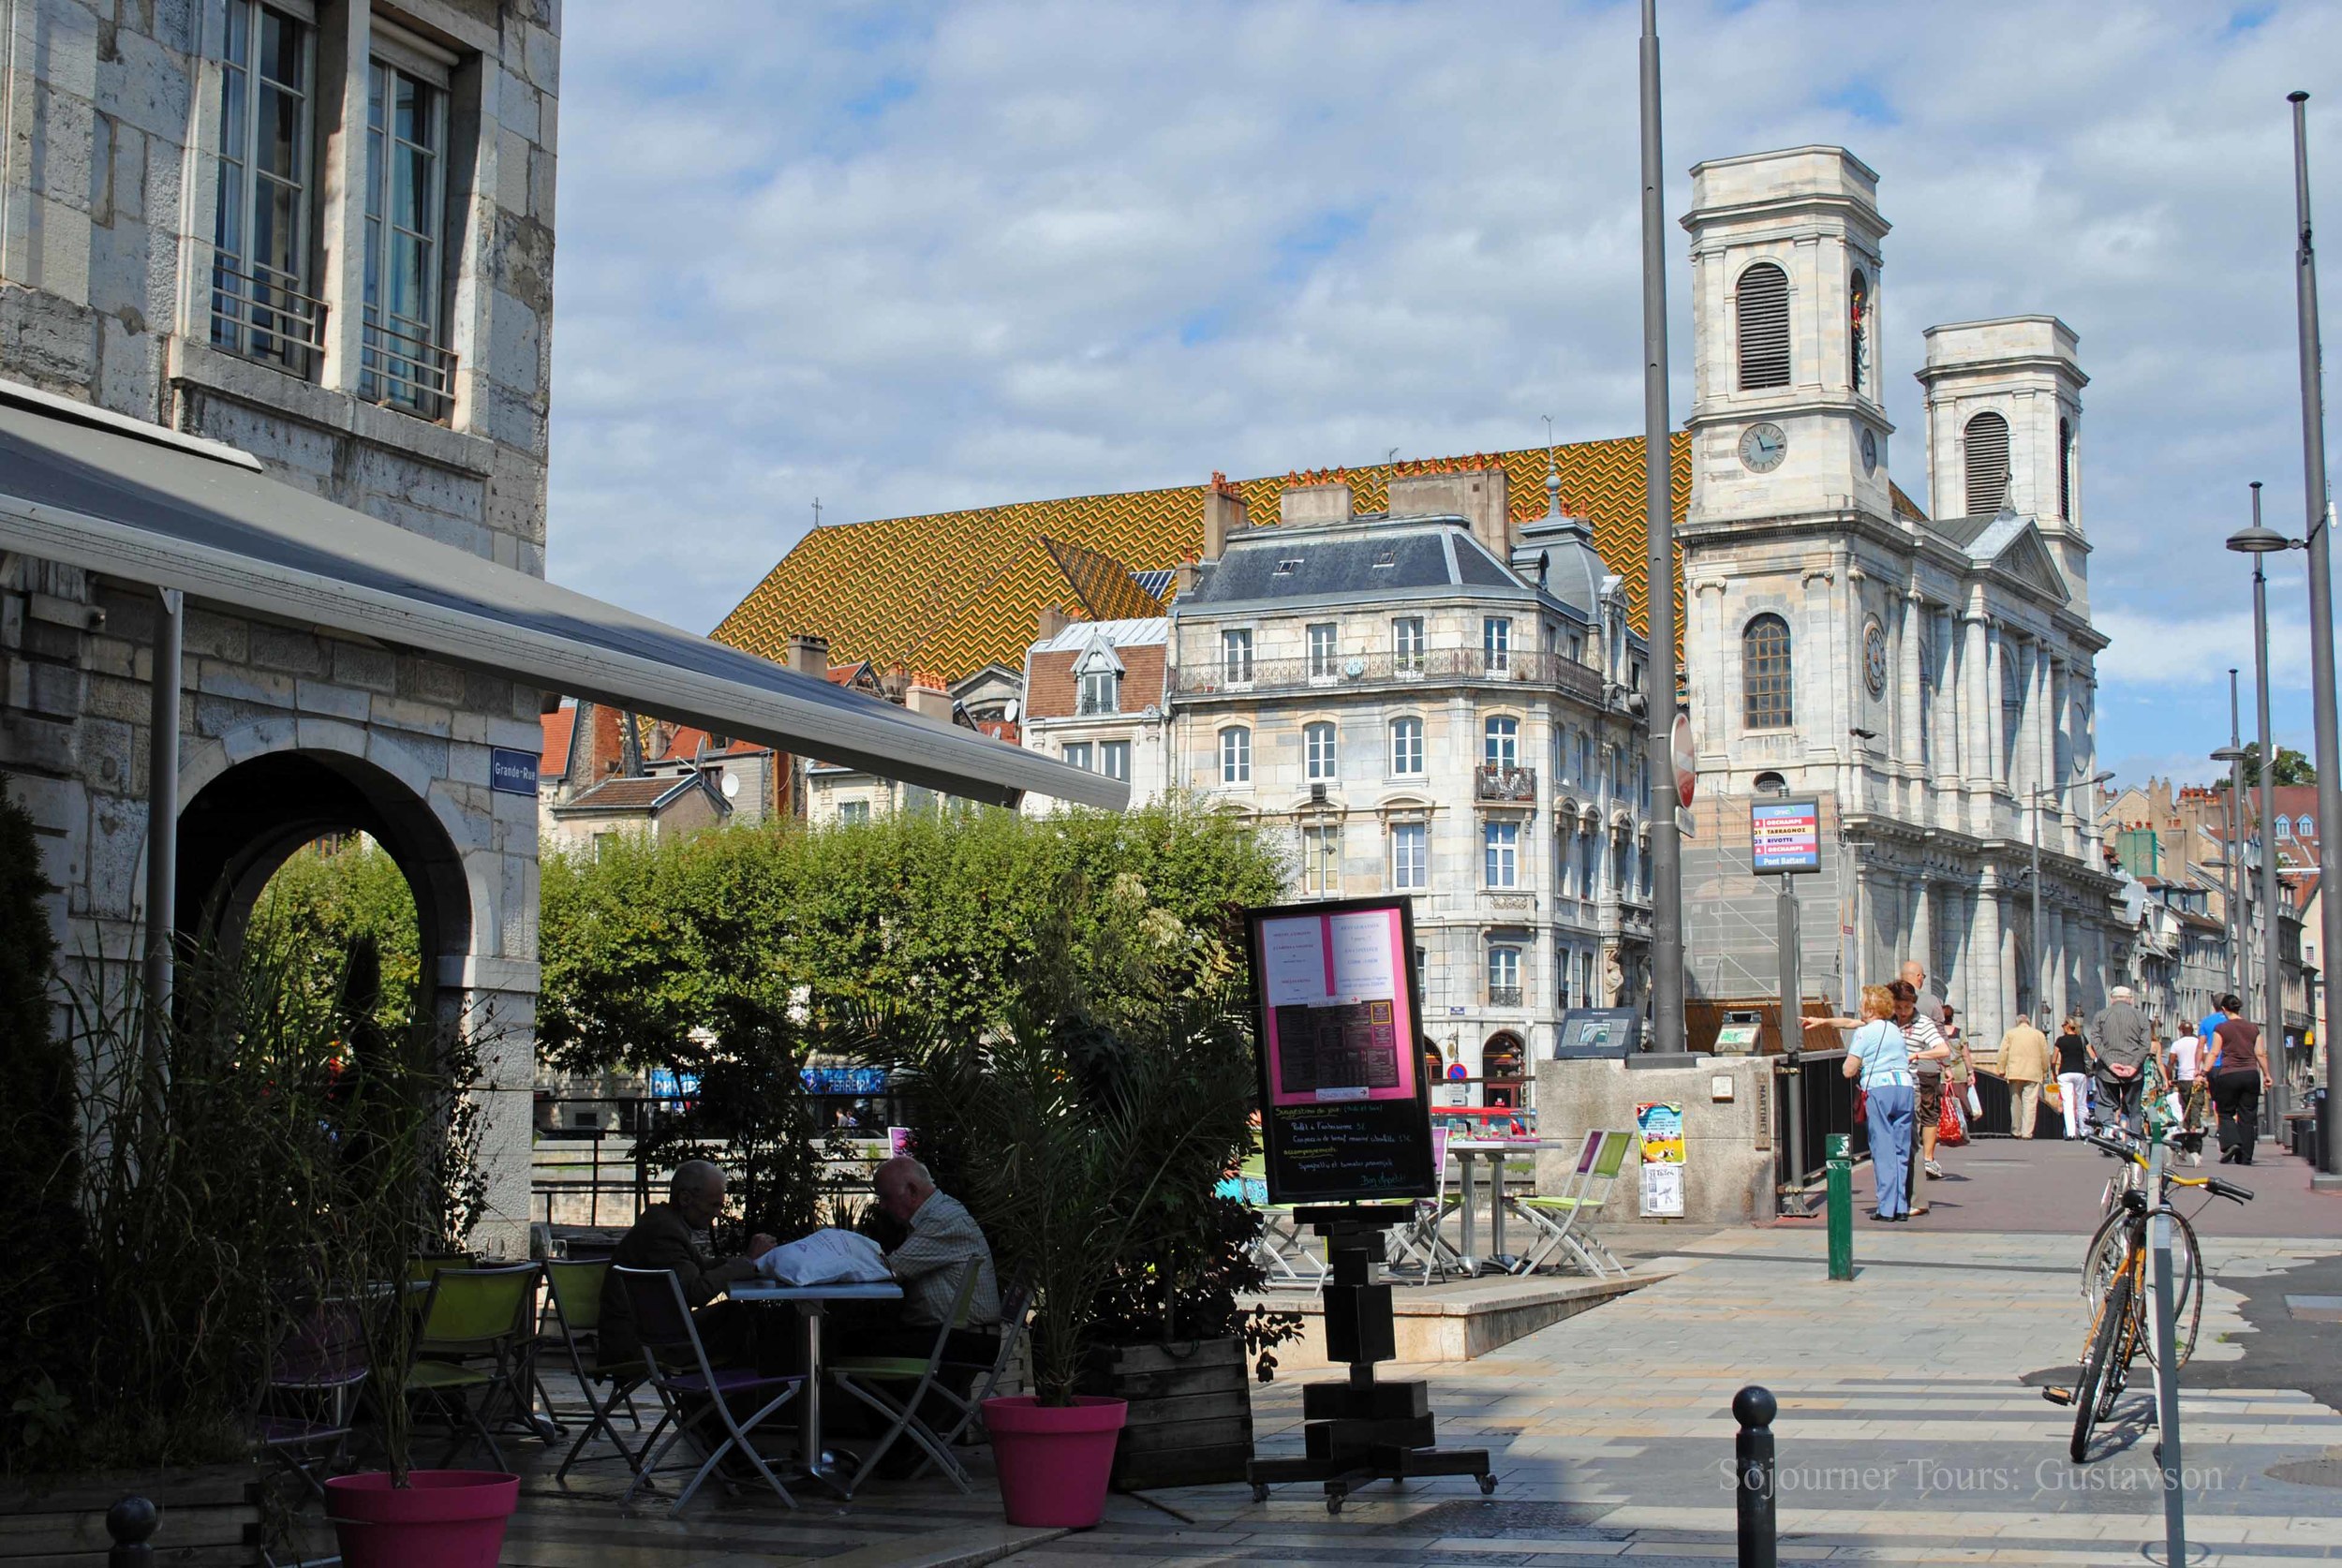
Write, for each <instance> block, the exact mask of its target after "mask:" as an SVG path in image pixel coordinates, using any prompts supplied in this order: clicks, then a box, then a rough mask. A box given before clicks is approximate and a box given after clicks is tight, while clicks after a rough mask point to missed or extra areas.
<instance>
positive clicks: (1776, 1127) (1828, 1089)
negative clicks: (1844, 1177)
mask: <svg viewBox="0 0 2342 1568" xmlns="http://www.w3.org/2000/svg"><path fill="white" fill-rule="evenodd" d="M1771 1061H1772V1065H1773V1072H1774V1074H1775V1078H1774V1082H1775V1084H1776V1086H1777V1087H1779V1089H1780V1091H1781V1092H1780V1093H1778V1094H1776V1095H1774V1096H1773V1110H1772V1116H1773V1127H1772V1146H1773V1149H1774V1150H1775V1154H1774V1160H1775V1162H1776V1164H1777V1165H1778V1167H1779V1169H1780V1170H1781V1172H1782V1173H1783V1176H1782V1179H1784V1180H1786V1179H1787V1173H1788V1171H1789V1170H1790V1169H1791V1168H1792V1167H1791V1162H1790V1154H1791V1150H1790V1147H1789V1099H1790V1096H1792V1095H1794V1096H1796V1097H1797V1104H1798V1110H1799V1112H1800V1116H1799V1118H1798V1132H1799V1136H1800V1149H1799V1151H1798V1152H1800V1153H1801V1155H1802V1158H1801V1160H1799V1161H1797V1164H1796V1168H1797V1169H1800V1170H1802V1171H1803V1172H1804V1173H1805V1184H1806V1185H1807V1186H1808V1187H1818V1186H1819V1185H1820V1184H1821V1181H1822V1177H1823V1176H1825V1175H1826V1174H1827V1171H1828V1161H1829V1157H1830V1150H1829V1144H1828V1139H1829V1137H1830V1134H1831V1133H1832V1132H1845V1133H1849V1134H1851V1135H1852V1137H1853V1139H1854V1153H1855V1155H1856V1157H1857V1158H1858V1159H1859V1158H1860V1157H1861V1156H1863V1155H1866V1154H1868V1153H1869V1152H1870V1146H1871V1137H1870V1129H1869V1128H1868V1127H1867V1126H1865V1125H1864V1124H1863V1123H1862V1122H1861V1121H1860V1120H1858V1119H1857V1118H1856V1117H1855V1115H1854V1080H1853V1079H1851V1078H1849V1077H1847V1076H1846V1075H1845V1052H1844V1051H1842V1050H1841V1051H1804V1052H1801V1053H1800V1054H1799V1056H1798V1071H1797V1073H1796V1075H1795V1076H1791V1075H1790V1074H1789V1073H1788V1072H1786V1067H1787V1065H1788V1058H1786V1057H1774V1058H1771Z"/></svg>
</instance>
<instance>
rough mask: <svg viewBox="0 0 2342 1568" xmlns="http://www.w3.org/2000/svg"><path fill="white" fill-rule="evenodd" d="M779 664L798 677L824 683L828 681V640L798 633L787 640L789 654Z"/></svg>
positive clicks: (801, 632) (810, 634)
mask: <svg viewBox="0 0 2342 1568" xmlns="http://www.w3.org/2000/svg"><path fill="white" fill-rule="evenodd" d="M781 662H782V663H783V664H786V665H787V666H788V667H789V668H790V669H792V670H794V671H795V672H796V673H798V674H800V675H810V676H812V677H813V678H814V679H815V680H817V681H825V680H827V679H829V639H828V638H826V637H816V636H814V635H813V634H812V633H811V632H809V631H800V632H798V633H797V634H796V635H795V636H793V637H792V638H790V639H789V652H788V655H787V657H786V658H783V659H782V660H781Z"/></svg>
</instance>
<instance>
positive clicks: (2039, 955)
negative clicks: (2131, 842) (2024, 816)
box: [2025, 790, 2046, 1017]
mask: <svg viewBox="0 0 2342 1568" xmlns="http://www.w3.org/2000/svg"><path fill="white" fill-rule="evenodd" d="M2025 941H2026V943H2027V944H2028V945H2029V946H2030V947H2031V948H2032V949H2033V996H2032V998H2031V1000H2029V1001H2028V1002H2027V1003H2026V1004H2025V1007H2026V1016H2028V1017H2030V1016H2031V1015H2032V1014H2033V1013H2035V1012H2038V1010H2039V1008H2040V1004H2041V972H2042V968H2041V966H2042V959H2043V958H2044V957H2045V956H2046V955H2045V954H2044V953H2043V951H2042V943H2041V792H2040V791H2038V790H2036V791H2034V792H2033V931H2032V934H2031V935H2030V936H2028V937H2027V938H2025Z"/></svg>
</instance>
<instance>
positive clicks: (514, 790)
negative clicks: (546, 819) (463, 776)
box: [488, 746, 537, 795]
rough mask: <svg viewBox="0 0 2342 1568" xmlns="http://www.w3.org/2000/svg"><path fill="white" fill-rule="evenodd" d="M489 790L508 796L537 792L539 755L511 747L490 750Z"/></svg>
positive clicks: (497, 747) (491, 748)
mask: <svg viewBox="0 0 2342 1568" xmlns="http://www.w3.org/2000/svg"><path fill="white" fill-rule="evenodd" d="M488 788H489V789H491V790H496V791H500V792H502V793H504V794H508V795H533V794H535V793H536V792H537V753H535V752H534V751H515V750H514V749H512V748H511V747H509V746H494V747H489V748H488Z"/></svg>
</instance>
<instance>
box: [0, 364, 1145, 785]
mask: <svg viewBox="0 0 2342 1568" xmlns="http://www.w3.org/2000/svg"><path fill="white" fill-rule="evenodd" d="M255 467H256V465H254V464H253V463H252V460H251V459H250V458H249V457H246V456H245V454H243V453H241V452H237V451H232V449H229V448H226V447H220V446H217V445H215V443H211V442H207V441H202V440H200V439H195V438H190V437H187V436H179V435H176V434H175V433H173V432H170V431H167V430H162V429H159V428H156V427H151V426H141V425H139V424H138V423H137V422H133V421H128V420H125V419H123V418H121V417H120V416H118V415H111V414H107V413H105V412H104V411H102V410H98V409H92V408H86V407H82V406H81V405H77V404H71V403H67V402H66V401H65V400H63V399H58V398H52V397H50V396H48V395H46V394H44V393H40V392H34V391H32V390H31V389H29V388H24V389H20V388H17V387H14V386H11V385H8V384H7V383H0V550H11V551H21V552H22V553H23V554H25V555H36V556H39V557H42V558H44V559H48V560H53V561H60V562H63V563H66V564H67V565H70V566H77V567H82V568H83V569H85V570H91V571H96V572H100V573H103V574H104V575H106V576H108V577H114V578H122V579H126V580H127V581H129V582H133V583H142V584H152V585H154V586H156V587H160V588H178V589H181V590H183V591H184V592H185V594H186V595H187V597H188V598H189V599H193V600H195V601H197V602H199V603H205V604H212V605H216V606H220V607H223V608H226V609H230V610H241V611H249V612H253V613H255V614H262V615H269V616H274V617H276V618H278V619H280V620H285V621H291V622H294V623H297V624H302V625H307V626H314V627H319V628H321V629H325V630H328V631H336V632H343V633H348V634H354V635H357V636H362V637H367V638H371V639H373V640H375V641H377V642H379V643H388V644H391V645H393V646H396V647H401V648H408V649H412V650H414V651H415V652H417V653H422V654H425V655H428V656H430V657H432V658H441V659H445V660H447V661H448V662H450V663H452V664H459V665H464V666H467V667H469V668H471V669H475V670H479V671H482V672H485V673H490V674H496V675H501V676H505V677H507V678H510V679H512V680H515V681H519V682H521V683H523V684H524V685H528V686H535V687H537V688H541V689H543V690H547V691H559V692H564V693H567V694H569V695H571V696H575V697H583V698H588V699H591V700H592V701H594V702H598V703H609V704H611V705H612V706H615V707H621V708H627V709H631V710H635V711H639V712H643V713H650V714H656V715H658V716H660V717H662V718H670V719H676V720H680V721H683V722H685V723H689V724H695V725H698V726H699V727H701V728H702V729H704V730H707V731H710V732H714V733H718V734H725V735H735V736H739V737H741V738H743V739H748V740H753V741H758V742H762V743H763V744H764V745H767V746H773V747H779V748H780V749H782V750H786V751H791V752H795V753H797V754H799V755H802V756H808V757H814V758H819V759H821V760H823V761H824V762H840V763H845V764H847V765H850V766H852V767H857V768H864V769H867V770H868V771H869V772H872V773H875V774H879V775H882V776H883V777H889V778H900V779H904V780H906V781H908V782H910V783H913V784H919V785H924V786H926V788H928V789H932V790H939V791H943V792H945V793H948V794H954V795H960V796H964V797H967V798H968V799H971V800H979V801H987V802H991V803H994V804H998V805H1014V804H1015V801H1016V800H1017V798H1018V797H1019V796H1020V795H1023V794H1025V793H1027V792H1029V791H1030V792H1033V793H1038V794H1044V795H1049V796H1053V797H1055V798H1057V799H1060V800H1066V801H1073V802H1076V803H1078V804H1080V805H1084V806H1104V807H1106V808H1108V809H1113V810H1119V809H1121V808H1122V807H1124V806H1128V805H1129V804H1130V786H1129V785H1128V784H1126V783H1124V782H1122V781H1120V780H1119V779H1113V778H1108V777H1105V776H1104V775H1103V774H1097V773H1091V772H1089V771H1088V770H1086V769H1082V768H1075V767H1069V766H1067V765H1066V764H1064V763H1062V762H1054V761H1051V760H1050V759H1048V758H1045V757H1044V756H1042V755H1041V754H1039V753H1038V752H1033V751H1027V750H1024V749H1021V748H1020V747H1013V746H1006V745H1003V744H1001V742H999V741H995V740H992V739H989V738H988V737H986V736H984V735H980V734H977V733H975V732H971V731H967V730H962V729H959V728H957V727H956V726H952V725H945V724H940V723H937V722H935V721H933V720H930V719H926V718H923V717H918V716H917V715H914V714H912V713H910V712H907V711H906V710H904V709H901V708H898V707H896V706H894V705H892V704H891V703H878V702H873V701H871V700H870V699H869V698H867V697H865V696H862V695H859V694H857V693H854V692H850V691H846V690H842V689H840V688H837V687H835V686H832V685H831V684H830V683H828V682H827V681H822V680H816V679H814V678H812V677H811V676H808V675H801V674H798V673H795V672H794V671H792V670H789V669H786V668H784V667H782V666H781V665H778V664H775V663H773V662H772V661H771V660H770V659H765V658H757V657H756V656H755V655H753V654H748V653H743V652H741V651H740V650H739V649H737V648H731V647H726V646H724V645H723V644H722V643H712V642H710V641H708V640H707V639H706V638H704V637H695V636H693V635H691V634H690V633H689V632H687V631H680V630H677V629H675V628H674V627H671V626H665V625H662V624H660V622H658V621H654V620H649V619H647V618H645V617H644V616H641V615H637V614H633V613H631V612H630V611H627V610H622V609H620V608H618V607H617V606H616V605H615V604H607V603H604V602H603V601H601V600H600V599H589V598H587V597H586V595H584V594H580V593H572V592H571V591H570V590H569V589H567V588H562V587H557V586H556V585H555V584H551V583H547V582H545V581H543V580H542V579H541V578H536V577H531V576H529V575H528V574H527V573H526V572H521V571H515V570H512V569H511V568H509V567H502V566H498V565H497V564H496V563H495V562H493V561H486V560H482V559H481V558H480V557H479V556H477V555H470V554H468V553H467V552H465V551H462V550H457V549H455V548H453V547H452V546H450V545H445V544H440V543H437V541H435V540H427V539H424V538H422V537H421V536H420V535H416V534H411V533H408V532H407V531H406V530H405V529H402V528H396V527H393V526H392V525H390V524H387V523H383V522H380V521H378V520H377V519H375V518H372V517H368V516H367V515H365V514H364V513H363V512H360V511H354V510H350V509H349V508H348V507H343V506H338V505H335V504H334V503H333V502H331V501H326V500H322V499H320V498H319V497H318V496H311V495H308V494H306V493H304V492H303V491H299V490H296V489H293V488H292V487H291V486H289V485H286V484H280V483H278V482H277V481H274V480H271V479H268V478H267V477H265V476H264V475H262V474H260V473H258V472H256V471H254V469H255Z"/></svg>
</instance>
